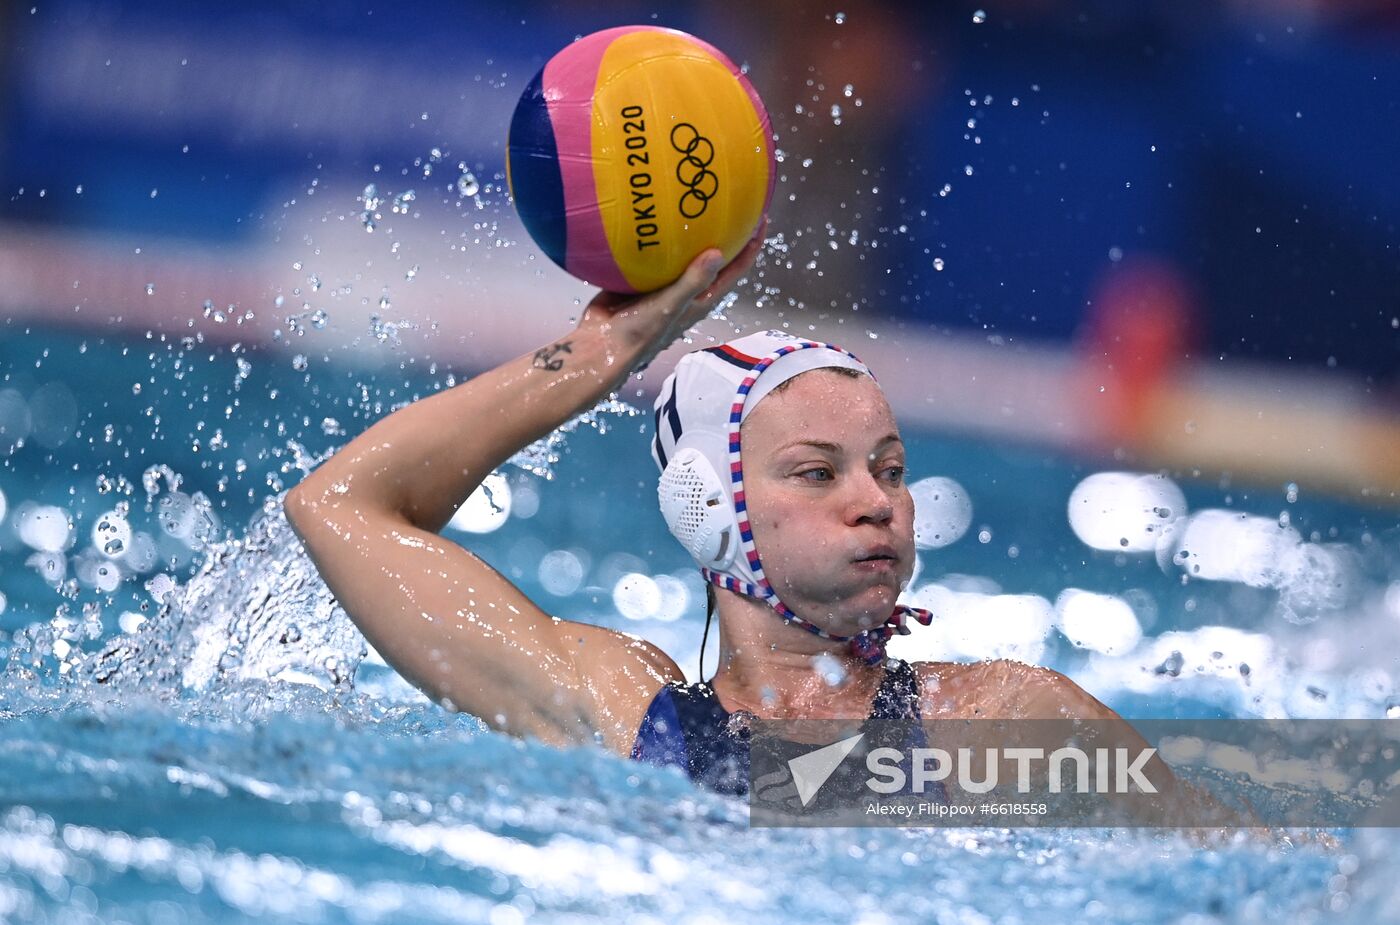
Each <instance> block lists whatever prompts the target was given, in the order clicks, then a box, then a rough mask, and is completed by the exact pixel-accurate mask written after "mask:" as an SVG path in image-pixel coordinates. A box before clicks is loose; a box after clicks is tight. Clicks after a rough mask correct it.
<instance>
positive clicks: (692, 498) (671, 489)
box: [656, 447, 739, 569]
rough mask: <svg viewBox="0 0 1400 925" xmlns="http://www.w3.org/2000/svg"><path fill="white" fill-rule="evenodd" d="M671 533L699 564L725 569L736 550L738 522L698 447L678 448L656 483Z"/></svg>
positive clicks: (737, 547) (737, 544)
mask: <svg viewBox="0 0 1400 925" xmlns="http://www.w3.org/2000/svg"><path fill="white" fill-rule="evenodd" d="M656 497H657V500H658V501H659V502H660V504H661V515H662V516H663V517H664V518H665V519H666V526H667V527H669V528H670V530H671V535H672V536H674V537H675V538H676V539H677V540H679V541H680V544H681V545H682V546H684V547H685V549H686V552H688V553H690V555H691V557H692V558H694V559H695V561H696V562H698V563H699V564H700V565H702V566H705V567H708V568H712V569H726V568H728V567H729V566H730V564H732V563H733V562H734V556H735V553H736V551H737V550H738V549H739V521H738V518H736V517H735V516H734V507H733V505H732V504H730V502H729V496H728V495H727V494H725V491H724V483H723V482H721V481H720V478H719V473H717V472H715V467H714V466H712V465H710V461H709V460H708V459H706V458H705V456H704V455H703V454H702V453H701V452H700V451H699V450H697V449H695V448H693V447H686V448H685V449H682V450H679V451H677V453H676V455H675V456H674V457H673V458H672V459H671V461H670V462H669V463H668V464H667V465H666V469H665V471H664V472H662V473H661V481H660V482H659V483H658V484H657V486H656Z"/></svg>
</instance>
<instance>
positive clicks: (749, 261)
mask: <svg viewBox="0 0 1400 925" xmlns="http://www.w3.org/2000/svg"><path fill="white" fill-rule="evenodd" d="M761 250H763V238H762V236H755V237H754V238H752V239H751V240H750V241H749V243H748V244H745V245H744V249H743V250H741V251H739V254H738V256H736V257H735V258H734V259H733V260H731V261H729V263H728V264H726V265H725V267H724V269H723V270H720V271H719V275H718V276H717V277H716V278H715V281H714V283H712V284H711V285H710V287H709V288H708V289H707V290H705V292H704V293H703V294H702V295H701V296H700V299H699V300H700V301H702V302H710V301H714V300H715V299H716V298H718V297H719V296H721V295H723V294H724V293H726V292H728V291H729V290H731V289H733V288H734V286H735V284H736V283H738V282H739V280H741V279H743V278H744V277H745V276H746V275H747V274H748V272H749V271H750V270H752V269H753V264H754V261H755V260H756V259H757V258H758V254H759V251H761Z"/></svg>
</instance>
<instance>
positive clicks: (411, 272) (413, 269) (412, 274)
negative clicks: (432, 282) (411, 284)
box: [403, 263, 418, 280]
mask: <svg viewBox="0 0 1400 925" xmlns="http://www.w3.org/2000/svg"><path fill="white" fill-rule="evenodd" d="M417 275H418V264H416V263H415V264H414V265H413V266H411V267H409V268H408V272H406V273H404V275H403V278H404V279H406V280H412V279H413V277H415V276H417Z"/></svg>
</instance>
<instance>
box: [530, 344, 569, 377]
mask: <svg viewBox="0 0 1400 925" xmlns="http://www.w3.org/2000/svg"><path fill="white" fill-rule="evenodd" d="M572 343H573V341H568V340H566V341H560V342H559V343H557V344H555V345H554V346H553V347H542V348H540V349H539V350H536V351H535V361H534V363H533V364H532V365H533V366H534V367H535V369H548V370H550V371H556V370H560V369H563V368H564V358H563V357H561V356H559V355H558V354H561V353H573V350H571V349H569V346H570V344H572Z"/></svg>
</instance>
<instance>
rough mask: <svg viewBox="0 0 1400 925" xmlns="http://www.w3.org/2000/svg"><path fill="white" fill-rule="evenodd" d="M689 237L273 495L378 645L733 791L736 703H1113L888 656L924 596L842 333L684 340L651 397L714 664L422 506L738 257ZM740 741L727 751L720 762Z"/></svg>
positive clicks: (623, 363)
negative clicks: (505, 560)
mask: <svg viewBox="0 0 1400 925" xmlns="http://www.w3.org/2000/svg"><path fill="white" fill-rule="evenodd" d="M757 240H758V239H757V238H755V241H754V242H753V243H750V244H749V246H748V247H747V248H746V249H745V250H744V251H743V252H742V253H741V254H740V256H739V257H738V258H736V260H735V261H734V262H732V263H731V264H729V265H728V266H727V267H724V268H723V269H721V267H720V264H721V263H722V256H721V255H720V253H719V252H718V251H717V250H710V251H707V252H705V253H704V254H701V255H700V256H699V257H697V258H696V259H695V260H694V261H693V262H692V263H691V264H690V266H689V268H688V269H687V270H686V271H685V273H684V274H683V275H682V276H681V278H680V279H678V280H677V281H676V282H675V283H673V284H672V285H670V286H668V287H666V288H664V289H661V290H659V291H656V292H653V293H650V294H645V295H638V296H620V295H617V294H614V293H601V294H599V295H598V297H597V298H595V299H594V300H593V301H592V303H591V304H590V305H589V306H588V308H587V310H586V311H585V312H584V314H583V316H582V318H581V319H580V320H579V322H578V323H577V327H576V329H575V330H574V331H573V332H572V333H570V334H568V335H567V336H565V337H563V338H561V339H560V340H557V341H555V342H553V343H550V344H546V345H543V346H541V347H540V349H539V350H537V351H534V352H532V353H529V354H526V355H524V356H521V357H518V358H516V359H514V360H511V361H509V362H507V363H505V364H503V365H501V366H499V367H497V368H496V369H494V370H491V371H490V372H486V373H483V374H481V375H479V376H477V377H476V378H474V379H472V380H470V381H468V382H464V383H462V384H460V385H457V386H455V387H453V388H451V389H448V390H446V391H443V392H441V393H438V394H436V395H432V396H429V397H427V398H424V399H421V400H419V401H416V402H414V403H413V404H411V405H409V406H408V407H405V408H403V409H400V410H399V411H396V412H394V413H393V414H391V415H389V416H388V417H386V418H385V419H383V420H381V421H379V422H378V423H376V424H374V425H373V426H372V427H370V428H369V429H368V430H367V431H365V432H364V433H363V434H362V435H360V436H359V437H358V438H356V439H355V440H353V441H351V442H350V443H349V444H348V445H347V446H345V447H344V448H343V449H342V450H340V451H339V452H338V453H337V454H335V455H334V456H333V457H332V458H331V459H329V460H327V461H326V462H325V463H323V464H322V465H321V466H320V467H319V468H318V469H317V470H316V471H314V472H313V473H312V474H311V475H310V476H309V477H308V478H307V479H306V480H305V481H303V482H302V483H301V484H300V485H298V486H297V487H296V488H294V489H293V490H292V491H291V492H289V494H288V496H287V499H286V511H287V516H288V518H289V520H290V521H291V523H292V525H293V527H294V528H295V530H296V532H297V534H298V535H299V536H300V537H301V538H302V541H303V543H304V544H305V546H306V549H307V551H308V552H309V553H310V555H311V557H312V559H313V560H314V562H315V564H316V566H317V568H318V569H319V570H320V572H321V575H322V576H323V577H324V578H325V581H326V583H327V585H329V587H330V589H331V590H332V591H333V592H334V594H335V596H336V597H337V599H338V600H339V602H340V603H341V605H342V606H343V607H344V608H345V610H346V612H347V613H348V614H349V615H350V616H351V618H352V619H354V621H355V623H356V624H357V625H358V626H359V627H360V628H361V629H362V630H363V631H364V633H365V636H366V637H367V638H368V639H369V641H370V642H371V643H372V644H373V645H374V647H375V648H376V649H377V650H378V651H379V652H380V653H381V654H382V655H383V656H384V658H385V659H386V660H387V661H388V662H389V663H390V664H391V665H393V666H394V667H395V668H396V669H398V671H399V672H400V673H402V674H403V675H404V676H405V677H406V678H408V679H409V680H410V681H412V682H413V683H414V684H416V685H417V686H418V687H419V688H421V689H422V690H423V691H424V692H425V693H427V694H428V696H430V697H431V698H433V699H434V700H435V701H437V702H439V703H441V704H442V705H444V706H445V707H448V708H449V709H455V710H465V711H468V712H470V713H473V714H475V715H476V716H478V717H480V718H482V719H483V720H484V721H485V722H486V723H487V724H488V725H489V726H491V727H492V728H493V729H497V730H500V731H503V732H507V733H510V734H512V735H516V736H522V737H533V738H537V739H540V740H542V741H544V742H547V743H552V744H556V745H570V744H578V743H589V742H598V743H600V744H602V745H603V746H604V747H605V748H607V749H609V750H610V751H613V752H615V753H617V754H619V755H628V756H631V757H633V758H637V759H639V760H643V761H649V762H653V763H658V764H676V765H679V766H681V767H683V768H685V769H686V771H687V772H688V773H689V774H690V775H691V776H692V777H694V778H695V779H696V780H698V781H701V782H702V783H705V784H707V785H710V786H714V787H716V788H717V789H722V790H728V791H730V792H742V790H743V784H742V782H739V781H736V779H735V778H736V774H735V773H734V772H735V771H736V769H737V770H742V769H743V768H744V767H745V763H744V762H743V760H742V755H741V754H738V752H739V751H741V749H740V747H739V746H737V745H736V742H735V739H736V736H734V735H732V734H731V726H732V725H734V724H732V723H731V718H732V716H733V715H734V714H740V713H750V714H753V715H755V716H761V717H766V718H799V717H800V718H813V719H816V718H834V717H844V718H860V717H867V716H870V717H889V718H894V717H921V718H925V719H928V718H949V719H952V718H973V717H1023V718H1030V717H1062V716H1076V717H1089V718H1094V717H1113V716H1114V714H1113V713H1112V711H1110V710H1108V708H1107V707H1105V706H1104V705H1102V704H1101V703H1099V702H1098V701H1097V700H1095V699H1094V698H1093V697H1091V696H1089V695H1088V694H1086V693H1085V692H1084V691H1083V690H1081V689H1080V688H1079V687H1077V686H1076V685H1075V684H1074V683H1073V682H1071V681H1069V680H1067V679H1066V678H1064V677H1063V676H1061V675H1059V674H1057V673H1055V672H1053V671H1050V670H1047V669H1044V668H1037V667H1033V666H1029V665H1023V664H1019V663H1014V662H1009V661H988V662H978V663H974V664H955V663H935V662H916V663H909V662H900V661H897V660H895V659H893V658H887V657H886V655H885V642H886V640H888V639H889V637H890V636H891V635H893V634H895V633H899V632H907V631H908V628H909V627H908V624H909V623H910V622H911V621H912V622H927V621H928V620H930V619H931V616H930V615H929V614H928V613H926V612H924V611H916V610H910V609H908V608H904V607H901V606H899V605H898V604H897V603H896V599H897V597H898V595H899V593H900V591H901V590H902V589H903V588H904V586H905V585H906V584H907V583H908V581H909V579H910V577H911V575H912V572H913V568H914V524H913V515H914V505H913V500H912V497H911V495H910V493H909V489H908V487H907V485H906V484H905V480H904V468H905V458H904V447H903V445H902V443H901V442H900V437H899V429H898V427H897V425H896V423H895V420H894V417H893V415H892V413H891V410H890V406H889V404H888V403H887V402H886V400H885V397H884V395H883V394H882V392H881V389H880V386H879V385H878V383H877V382H876V380H875V379H874V378H873V376H872V375H871V373H870V371H869V370H868V369H866V367H865V366H864V364H863V363H861V361H860V360H859V359H858V358H856V357H855V356H854V355H852V354H850V353H847V352H846V351H844V350H842V349H840V348H838V347H834V346H831V345H826V344H822V343H819V342H816V341H807V340H804V339H801V338H796V337H792V336H789V335H786V334H782V333H780V332H760V333H756V334H751V335H748V336H746V337H742V338H739V339H738V340H735V341H732V342H730V343H728V344H724V345H719V346H715V347H711V348H707V349H705V350H698V351H695V352H692V353H690V354H687V355H686V356H685V357H684V358H682V360H681V361H680V363H679V364H678V366H677V368H676V371H675V373H673V374H672V376H671V377H669V378H668V379H667V380H666V382H665V384H664V385H663V387H662V389H661V393H660V395H659V396H658V398H657V402H656V428H657V429H656V434H655V440H654V442H653V447H652V449H653V455H654V456H655V459H656V461H657V463H658V464H659V465H660V466H661V467H662V476H661V482H660V489H661V491H660V497H661V501H662V505H663V513H664V515H665V516H666V518H667V522H668V524H669V525H670V527H671V529H672V532H673V533H675V534H676V536H677V537H678V538H679V539H680V540H681V541H682V543H683V544H684V545H686V548H687V549H688V551H689V552H690V553H691V555H692V556H694V557H695V558H696V561H697V564H699V565H700V567H701V568H702V569H703V571H704V574H705V577H706V579H707V582H708V587H709V589H710V591H711V607H712V612H717V614H718V617H719V664H718V666H717V667H716V669H715V672H714V676H713V677H712V678H710V679H709V680H708V682H707V683H698V684H693V685H687V684H686V683H685V680H684V675H683V673H682V671H681V669H680V668H679V667H677V665H676V663H675V662H674V661H673V660H672V659H671V658H670V657H669V656H668V655H667V654H666V653H665V652H663V651H662V650H661V649H660V648H658V647H657V646H656V645H653V644H652V643H650V642H648V641H646V640H644V639H640V638H637V637H635V636H632V635H629V634H626V633H621V632H617V631H614V630H611V629H605V628H602V627H598V626H593V625H590V624H587V623H580V622H575V621H571V620H568V619H564V618H561V617H558V616H552V615H550V614H547V613H545V612H544V611H543V610H541V609H540V608H539V607H538V606H536V604H535V602H533V601H531V600H530V599H529V598H528V597H526V596H525V595H524V594H523V593H522V592H521V591H520V589H518V588H517V587H515V586H514V585H513V584H512V583H511V582H510V581H508V580H506V579H505V578H504V577H503V576H502V575H501V574H500V573H499V572H497V571H496V570H495V569H493V568H492V567H491V566H490V565H488V564H487V563H486V562H484V561H482V560H481V559H480V558H478V557H477V556H475V555H473V554H472V553H471V552H470V551H468V550H466V549H463V548H462V547H460V546H458V545H457V544H456V543H453V542H450V541H448V540H445V539H443V538H442V537H441V536H439V535H438V531H439V530H441V529H442V527H443V526H444V525H445V524H447V522H448V520H449V519H450V518H451V517H452V515H453V513H454V512H455V511H456V510H457V509H458V507H460V506H461V504H462V503H463V502H464V501H465V500H466V498H467V497H468V496H469V495H470V494H471V493H472V492H473V491H474V490H475V489H476V487H477V486H478V485H480V484H481V482H482V480H483V479H484V478H485V477H486V475H487V474H489V473H490V472H492V471H493V470H495V469H496V468H497V467H498V466H500V465H501V464H502V463H504V462H505V461H506V460H507V459H508V458H509V457H510V456H512V455H513V454H514V453H516V452H517V451H519V450H520V449H521V448H522V447H524V446H526V445H528V444H530V443H531V442H533V441H535V440H538V439H539V438H541V437H543V436H544V435H546V434H548V433H549V432H550V431H552V430H554V429H555V428H557V427H558V426H559V425H561V424H563V423H564V422H565V421H567V420H569V419H570V418H572V417H574V416H575V415H576V414H578V413H580V412H581V411H584V410H586V409H588V408H591V407H592V406H593V405H595V404H596V403H597V402H598V401H599V400H601V399H602V398H604V397H606V396H607V395H608V394H609V393H610V392H612V391H615V390H617V389H619V388H620V387H621V386H622V385H623V384H624V383H625V382H626V380H627V378H628V376H629V375H630V374H631V373H632V372H633V371H634V370H636V369H638V368H640V367H642V366H644V365H645V364H647V363H649V362H650V361H651V359H652V358H653V357H655V356H656V354H657V353H658V352H660V351H661V350H662V349H664V348H665V347H666V346H668V345H669V344H671V343H672V342H673V341H674V340H676V339H677V338H678V337H680V336H681V335H682V334H683V333H684V332H685V331H686V330H687V329H688V328H689V327H690V326H692V325H694V324H696V323H698V322H699V321H701V320H703V319H704V318H705V317H706V315H707V314H708V313H709V311H710V310H711V308H712V307H713V306H714V304H715V302H716V300H717V299H718V298H719V297H720V296H721V295H723V294H724V293H725V292H727V291H728V290H729V289H730V288H731V287H732V286H733V285H734V283H735V282H736V280H737V279H738V278H739V277H740V276H741V275H743V274H744V273H745V272H746V271H747V269H748V268H749V266H750V264H751V262H752V260H753V257H754V254H755V252H756V249H757V247H758V244H757ZM736 755H737V758H738V760H737V762H736Z"/></svg>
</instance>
